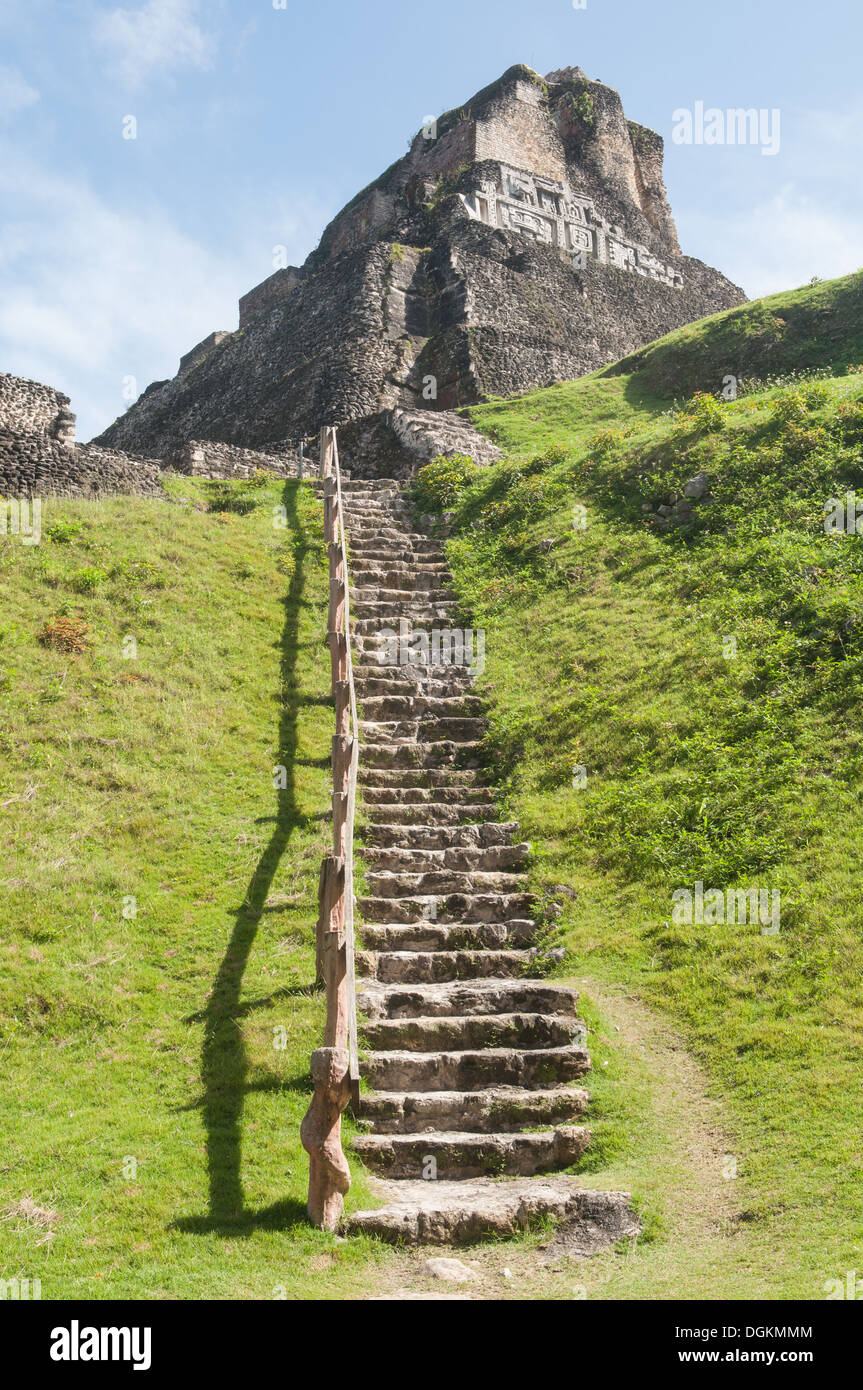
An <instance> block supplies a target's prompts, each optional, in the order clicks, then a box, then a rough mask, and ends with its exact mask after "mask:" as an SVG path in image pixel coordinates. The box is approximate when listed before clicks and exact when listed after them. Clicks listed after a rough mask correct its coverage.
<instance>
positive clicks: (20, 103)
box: [0, 63, 39, 120]
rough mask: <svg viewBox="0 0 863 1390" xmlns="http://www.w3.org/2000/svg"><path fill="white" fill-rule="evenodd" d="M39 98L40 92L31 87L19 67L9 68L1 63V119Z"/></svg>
mask: <svg viewBox="0 0 863 1390" xmlns="http://www.w3.org/2000/svg"><path fill="white" fill-rule="evenodd" d="M38 100H39V93H38V92H37V91H36V88H35V87H31V86H30V83H29V82H28V81H27V79H26V77H24V76H23V75H22V73H20V72H19V71H18V69H17V68H8V67H6V66H5V64H2V63H0V120H5V119H6V118H7V117H9V116H14V114H15V112H16V111H23V110H24V109H25V107H27V106H32V105H33V103H34V102H36V101H38Z"/></svg>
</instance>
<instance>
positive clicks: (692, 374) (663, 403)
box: [464, 271, 863, 453]
mask: <svg viewBox="0 0 863 1390" xmlns="http://www.w3.org/2000/svg"><path fill="white" fill-rule="evenodd" d="M861 362H863V271H861V272H858V273H857V274H856V275H847V276H844V277H843V278H842V279H839V280H826V281H819V282H817V283H816V284H813V285H807V286H805V287H804V288H803V289H799V290H789V291H787V292H785V293H783V294H774V295H770V296H769V297H768V298H766V299H758V300H754V301H753V302H752V303H750V304H742V305H740V306H739V307H738V308H736V309H729V310H728V311H727V312H725V313H722V314H714V315H713V316H712V317H711V318H706V319H699V320H698V321H697V322H696V323H690V324H687V326H686V327H685V328H679V329H677V330H676V331H675V332H674V333H669V334H668V335H667V336H666V337H664V338H659V339H657V341H656V342H655V343H650V344H649V345H648V346H647V347H644V348H641V349H640V350H639V351H638V352H634V353H632V354H631V355H630V356H628V357H624V358H622V359H621V360H620V361H619V362H614V363H612V364H611V366H608V367H603V368H601V369H600V370H599V371H597V372H592V373H591V374H590V376H585V377H580V378H579V379H578V380H577V381H566V382H562V383H561V384H559V385H557V386H551V387H547V388H546V389H544V390H540V391H531V392H529V393H528V394H527V395H525V396H520V397H518V398H516V399H514V400H492V401H490V402H488V403H487V404H485V405H478V406H472V407H470V408H468V409H467V410H466V411H465V412H464V413H465V414H466V415H468V416H470V418H471V419H472V420H473V422H474V424H475V425H476V426H477V427H478V428H479V429H481V430H482V431H483V432H484V433H485V434H487V435H488V436H489V437H490V438H491V439H494V441H495V442H496V443H498V444H500V445H501V446H502V447H503V448H504V449H506V450H507V451H510V452H513V453H524V452H530V453H535V452H536V451H537V450H541V449H544V448H547V447H548V445H549V444H553V443H557V442H560V441H565V442H566V443H567V444H569V445H571V444H574V443H587V442H588V441H589V440H590V438H591V436H592V435H593V434H594V433H595V432H596V431H597V430H599V429H602V428H605V427H607V426H610V425H614V426H616V427H617V428H623V427H624V426H626V425H627V424H629V423H633V422H635V421H636V420H638V421H639V422H640V423H641V422H643V420H644V418H645V417H646V416H648V415H660V414H662V413H663V411H665V410H667V409H668V408H669V406H670V405H672V404H673V403H674V402H675V401H683V400H684V399H686V398H687V397H689V396H692V395H694V393H695V392H696V391H709V392H711V393H716V394H718V393H719V392H720V391H721V390H722V387H723V382H725V380H726V379H727V378H728V377H734V378H736V379H737V380H738V381H741V382H749V383H752V382H755V381H760V382H769V379H770V378H771V377H773V376H776V375H782V376H787V375H788V374H790V373H792V372H796V371H810V370H811V369H812V368H813V367H816V366H817V367H819V368H821V369H822V370H824V371H826V372H828V373H830V374H835V375H841V374H842V373H844V372H845V371H846V370H847V368H848V367H849V366H854V365H856V364H859V363H861Z"/></svg>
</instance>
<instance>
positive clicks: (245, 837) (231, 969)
mask: <svg viewBox="0 0 863 1390" xmlns="http://www.w3.org/2000/svg"><path fill="white" fill-rule="evenodd" d="M173 487H174V492H175V497H174V500H173V502H172V503H170V504H169V503H165V502H155V501H147V500H142V499H140V498H137V499H136V498H127V497H124V498H116V499H112V500H109V501H103V502H84V501H81V502H77V501H76V502H72V501H53V500H50V499H49V501H48V502H47V504H46V508H45V514H44V516H43V531H44V534H43V537H42V542H41V544H40V545H38V546H32V547H25V546H23V545H22V544H21V543H20V541H19V540H18V538H17V537H11V536H10V537H7V538H5V539H3V540H2V541H0V595H2V610H0V611H2V620H0V708H2V717H0V741H2V773H0V824H2V840H3V869H2V874H0V877H2V891H0V915H2V925H0V1055H2V1070H3V1086H2V1088H0V1126H2V1131H3V1134H4V1149H3V1157H2V1162H0V1217H2V1218H3V1219H0V1278H2V1279H10V1278H15V1277H17V1278H30V1279H36V1278H38V1279H41V1282H42V1297H43V1298H45V1299H49V1298H52V1299H62V1298H71V1297H79V1298H103V1297H104V1298H118V1297H120V1298H141V1299H159V1298H279V1297H289V1298H329V1297H339V1296H346V1295H349V1294H350V1292H351V1291H352V1290H354V1289H356V1288H357V1287H359V1285H360V1283H362V1284H363V1286H366V1285H367V1282H368V1280H369V1278H371V1277H372V1271H373V1269H374V1267H375V1264H376V1260H377V1253H376V1250H375V1247H373V1246H372V1245H371V1243H370V1242H367V1241H352V1242H350V1244H349V1245H338V1244H336V1243H335V1242H334V1241H333V1239H332V1238H331V1237H329V1236H325V1235H323V1234H320V1233H318V1232H315V1231H313V1230H311V1229H310V1228H309V1227H308V1226H307V1224H306V1222H305V1216H304V1207H305V1195H306V1181H307V1171H308V1169H307V1161H306V1156H305V1154H304V1153H303V1151H302V1149H301V1147H300V1141H299V1124H300V1120H301V1118H302V1116H303V1114H304V1113H305V1110H306V1108H307V1106H308V1102H309V1095H310V1092H309V1081H308V1059H309V1054H310V1052H311V1051H312V1050H313V1048H314V1047H315V1046H317V1045H318V1043H319V1040H320V1036H321V1033H322V1027H323V1000H322V998H321V996H320V995H319V994H315V992H314V990H313V989H312V987H311V985H312V981H313V979H314V952H313V939H314V921H315V917H316V906H317V905H316V898H317V875H318V868H319V864H320V859H321V857H322V855H323V854H324V853H325V852H326V849H325V847H326V844H327V840H328V833H327V832H328V816H329V780H330V777H329V745H330V738H331V734H332V719H333V715H332V707H331V704H330V701H329V656H328V653H327V650H326V647H325V644H324V640H323V634H324V631H325V628H326V607H327V566H326V557H325V553H324V549H323V545H322V540H321V536H322V517H321V512H320V508H319V506H318V504H317V503H316V502H315V500H314V497H313V495H312V493H311V490H310V489H309V488H307V487H302V486H300V485H298V484H295V483H289V484H287V485H282V484H278V485H276V484H269V485H265V486H262V487H237V486H235V485H227V486H223V485H219V484H206V483H200V482H193V481H191V480H184V481H176V482H175V483H174V485H173ZM280 506H284V508H285V517H286V521H287V524H286V527H285V528H284V529H278V528H277V527H274V525H273V522H274V519H276V518H275V516H274V511H273V509H274V508H277V507H280ZM64 619H65V620H66V623H67V624H69V623H71V624H73V625H75V624H80V623H86V625H87V631H86V632H83V633H82V637H83V643H84V649H83V650H81V651H79V652H77V653H75V652H70V651H64V650H62V649H58V648H57V647H55V646H52V645H44V644H43V643H42V642H40V633H41V632H42V631H43V629H44V625H45V624H46V623H49V624H51V623H52V620H58V621H59V622H60V623H61V627H62V620H64ZM55 629H56V624H55ZM73 630H74V627H73ZM78 630H79V631H80V630H81V629H80V628H79V629H78ZM130 637H133V638H134V639H135V642H136V644H137V655H136V656H129V655H125V656H124V650H125V651H126V652H127V653H128V652H129V651H130V650H131V647H130V644H129V643H128V638H130ZM124 644H125V647H124ZM278 765H284V766H285V767H286V768H287V770H288V777H287V785H286V787H285V788H284V789H281V790H275V789H274V781H273V770H274V768H275V767H276V766H278ZM133 899H134V901H132V900H133ZM362 1197H363V1178H362V1173H361V1172H356V1173H355V1186H354V1191H353V1192H352V1193H351V1194H350V1201H351V1202H357V1201H361V1200H362ZM364 1271H365V1272H364Z"/></svg>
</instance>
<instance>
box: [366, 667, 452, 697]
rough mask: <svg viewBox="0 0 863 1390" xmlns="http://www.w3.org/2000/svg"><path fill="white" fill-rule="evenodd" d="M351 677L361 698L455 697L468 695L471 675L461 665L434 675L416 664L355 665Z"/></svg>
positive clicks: (442, 669)
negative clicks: (424, 672) (424, 671)
mask: <svg viewBox="0 0 863 1390" xmlns="http://www.w3.org/2000/svg"><path fill="white" fill-rule="evenodd" d="M354 681H355V683H356V687H357V696H358V699H359V700H360V702H362V701H364V700H366V699H369V698H372V699H374V698H375V697H378V696H389V695H398V696H404V695H407V696H418V697H420V698H421V699H426V698H429V697H432V698H438V699H444V700H454V699H459V698H463V697H464V696H465V695H470V694H471V692H472V691H473V687H474V678H473V676H472V675H471V674H470V672H469V671H467V670H465V669H464V667H458V668H453V667H449V668H448V669H447V668H441V670H440V671H439V672H438V674H437V675H428V673H426V674H423V672H422V671H421V670H420V669H419V667H418V666H383V665H381V663H380V662H379V661H378V662H375V664H374V665H373V666H370V665H366V664H365V663H363V662H357V663H356V664H355V665H354Z"/></svg>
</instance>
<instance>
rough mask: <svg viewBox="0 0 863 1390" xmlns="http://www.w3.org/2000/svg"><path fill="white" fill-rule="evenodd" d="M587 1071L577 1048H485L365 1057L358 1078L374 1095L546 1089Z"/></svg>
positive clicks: (584, 1053) (586, 1059)
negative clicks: (492, 1089)
mask: <svg viewBox="0 0 863 1390" xmlns="http://www.w3.org/2000/svg"><path fill="white" fill-rule="evenodd" d="M589 1067H590V1058H589V1056H588V1054H587V1051H586V1049H585V1048H584V1047H582V1046H581V1045H580V1044H579V1043H567V1044H565V1045H563V1046H560V1047H538V1048H533V1049H528V1050H527V1051H522V1050H521V1049H520V1048H515V1047H483V1048H479V1049H477V1050H476V1051H473V1052H466V1051H462V1050H457V1051H452V1052H411V1051H403V1052H396V1051H394V1050H388V1051H386V1052H374V1051H371V1052H365V1053H363V1055H362V1057H361V1059H360V1073H361V1075H362V1076H364V1077H365V1078H366V1080H367V1081H368V1083H369V1085H370V1086H371V1087H372V1089H373V1090H375V1091H483V1090H486V1089H488V1088H489V1087H497V1086H520V1087H530V1088H533V1087H535V1088H537V1089H539V1090H542V1089H544V1088H545V1087H546V1086H553V1085H560V1084H561V1083H562V1082H564V1081H577V1080H578V1078H579V1077H581V1076H584V1074H585V1072H586V1071H587V1070H588V1069H589Z"/></svg>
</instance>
